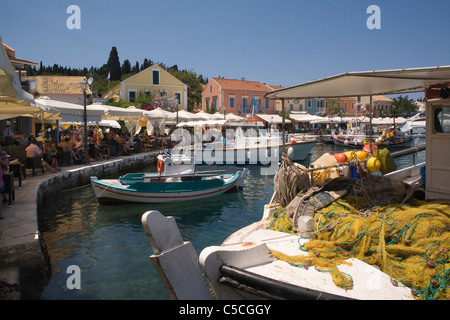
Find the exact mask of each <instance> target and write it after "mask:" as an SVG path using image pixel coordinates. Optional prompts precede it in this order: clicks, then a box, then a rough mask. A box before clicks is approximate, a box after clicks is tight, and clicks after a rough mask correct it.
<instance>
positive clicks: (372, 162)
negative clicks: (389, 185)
mask: <svg viewBox="0 0 450 320" xmlns="http://www.w3.org/2000/svg"><path fill="white" fill-rule="evenodd" d="M380 168H381V162H380V160H378V159H377V158H375V157H370V158H369V160H367V169H368V170H369V171H370V172H376V171H378V170H380Z"/></svg>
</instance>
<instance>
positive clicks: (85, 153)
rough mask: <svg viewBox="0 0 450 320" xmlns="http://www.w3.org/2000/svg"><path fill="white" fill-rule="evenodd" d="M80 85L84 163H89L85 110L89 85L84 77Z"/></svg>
mask: <svg viewBox="0 0 450 320" xmlns="http://www.w3.org/2000/svg"><path fill="white" fill-rule="evenodd" d="M89 80H90V79H89ZM80 85H81V90H83V98H84V112H83V120H84V145H83V150H84V164H89V155H88V150H87V147H88V142H87V111H86V90H87V89H88V87H89V83H88V81H87V80H86V78H84V79H83V80H82V81H81V83H80Z"/></svg>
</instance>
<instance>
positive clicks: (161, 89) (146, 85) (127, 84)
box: [120, 64, 188, 110]
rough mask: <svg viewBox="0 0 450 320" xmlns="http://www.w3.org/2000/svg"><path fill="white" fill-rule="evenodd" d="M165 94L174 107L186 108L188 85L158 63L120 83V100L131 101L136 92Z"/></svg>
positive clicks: (134, 97) (133, 99) (135, 96)
mask: <svg viewBox="0 0 450 320" xmlns="http://www.w3.org/2000/svg"><path fill="white" fill-rule="evenodd" d="M139 92H142V93H144V94H145V93H152V94H154V95H155V96H156V95H157V94H159V95H161V96H167V97H168V98H169V99H170V101H172V102H173V104H174V107H175V108H177V107H178V109H179V110H180V109H184V110H187V107H188V99H187V94H188V86H187V85H185V84H184V83H183V82H181V81H180V80H178V79H177V78H175V77H174V76H173V75H171V74H170V73H169V72H167V71H166V70H164V68H162V67H160V66H159V65H156V64H154V65H152V66H150V67H148V68H147V69H145V70H142V71H141V72H139V73H138V74H135V75H134V76H132V77H130V78H128V79H126V80H124V81H122V82H121V83H120V96H121V98H122V100H125V101H130V102H133V101H135V99H136V98H137V96H138V93H139Z"/></svg>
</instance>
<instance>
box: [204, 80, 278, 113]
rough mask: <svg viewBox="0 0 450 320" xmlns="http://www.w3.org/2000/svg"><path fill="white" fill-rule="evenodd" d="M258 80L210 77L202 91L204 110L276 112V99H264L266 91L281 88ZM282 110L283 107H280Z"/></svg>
mask: <svg viewBox="0 0 450 320" xmlns="http://www.w3.org/2000/svg"><path fill="white" fill-rule="evenodd" d="M279 88H281V87H278V86H269V85H266V84H263V83H261V82H257V81H247V80H233V79H224V78H210V79H209V81H208V83H207V84H206V86H205V87H204V88H203V92H202V110H204V111H206V110H207V109H208V108H209V109H211V108H212V110H213V111H214V112H217V111H219V112H225V113H227V114H228V113H234V114H247V113H251V112H252V110H251V109H252V105H254V106H255V110H254V112H255V113H267V114H274V113H275V110H276V108H275V101H273V100H266V99H264V94H265V93H266V92H269V91H272V90H275V89H279ZM280 110H281V107H280Z"/></svg>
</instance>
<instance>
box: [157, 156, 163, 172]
mask: <svg viewBox="0 0 450 320" xmlns="http://www.w3.org/2000/svg"><path fill="white" fill-rule="evenodd" d="M156 167H157V169H158V173H163V171H164V161H162V160H161V159H158V163H157V165H156Z"/></svg>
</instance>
